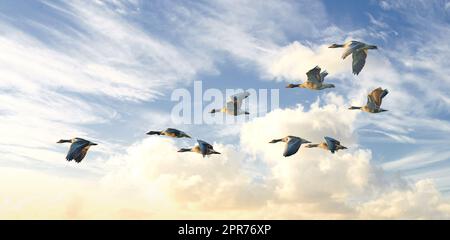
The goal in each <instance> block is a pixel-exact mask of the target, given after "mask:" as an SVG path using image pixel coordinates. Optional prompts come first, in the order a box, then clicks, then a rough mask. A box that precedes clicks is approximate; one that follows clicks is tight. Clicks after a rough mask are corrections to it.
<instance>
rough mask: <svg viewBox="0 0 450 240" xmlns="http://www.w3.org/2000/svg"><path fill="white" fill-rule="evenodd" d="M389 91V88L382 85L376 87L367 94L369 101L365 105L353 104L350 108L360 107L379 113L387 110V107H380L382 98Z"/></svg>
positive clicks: (365, 110) (362, 109)
mask: <svg viewBox="0 0 450 240" xmlns="http://www.w3.org/2000/svg"><path fill="white" fill-rule="evenodd" d="M388 93H389V91H388V90H387V89H384V90H383V89H382V88H381V87H379V88H376V89H374V90H373V91H372V92H371V93H370V94H369V95H367V103H366V105H365V106H363V107H354V106H351V107H350V108H349V109H350V110H354V109H360V110H361V111H364V112H369V113H379V112H386V111H387V110H386V109H382V108H380V106H381V101H382V99H383V98H384V97H385V96H386V95H387V94H388Z"/></svg>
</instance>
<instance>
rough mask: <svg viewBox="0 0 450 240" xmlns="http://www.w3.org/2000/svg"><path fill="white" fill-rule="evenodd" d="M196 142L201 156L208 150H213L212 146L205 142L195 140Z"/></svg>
mask: <svg viewBox="0 0 450 240" xmlns="http://www.w3.org/2000/svg"><path fill="white" fill-rule="evenodd" d="M197 142H198V146H199V147H200V151H201V153H202V155H203V156H205V155H206V154H207V153H208V150H210V149H213V146H212V145H211V144H209V143H207V142H205V141H202V140H197Z"/></svg>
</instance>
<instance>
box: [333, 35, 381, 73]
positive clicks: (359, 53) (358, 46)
mask: <svg viewBox="0 0 450 240" xmlns="http://www.w3.org/2000/svg"><path fill="white" fill-rule="evenodd" d="M329 48H344V50H345V51H344V53H343V54H342V59H345V58H346V57H347V56H348V55H350V54H352V58H353V62H352V69H353V74H355V75H358V74H359V73H360V72H361V70H362V69H363V67H364V64H366V58H367V53H368V50H369V49H378V47H377V46H375V45H369V44H366V43H363V42H358V41H348V42H346V43H344V44H336V43H334V44H333V45H331V46H329Z"/></svg>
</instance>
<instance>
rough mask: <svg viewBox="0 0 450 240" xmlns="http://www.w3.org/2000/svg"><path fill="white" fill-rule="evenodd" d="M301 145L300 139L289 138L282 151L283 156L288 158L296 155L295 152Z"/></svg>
mask: <svg viewBox="0 0 450 240" xmlns="http://www.w3.org/2000/svg"><path fill="white" fill-rule="evenodd" d="M301 145H302V141H301V140H300V139H298V138H291V139H290V140H289V141H288V142H287V144H286V148H285V149H284V153H283V156H285V157H289V156H291V155H293V154H295V153H297V151H298V149H299V148H300V146H301Z"/></svg>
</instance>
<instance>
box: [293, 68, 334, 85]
mask: <svg viewBox="0 0 450 240" xmlns="http://www.w3.org/2000/svg"><path fill="white" fill-rule="evenodd" d="M320 71H321V69H320V67H319V66H315V67H314V68H313V69H311V70H309V71H308V72H307V73H306V76H307V80H306V82H304V83H302V84H289V85H287V86H286V87H287V88H295V87H298V88H307V89H311V90H322V89H325V88H334V85H333V84H326V83H323V81H324V80H325V77H326V76H327V75H328V72H327V71H323V72H320Z"/></svg>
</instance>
